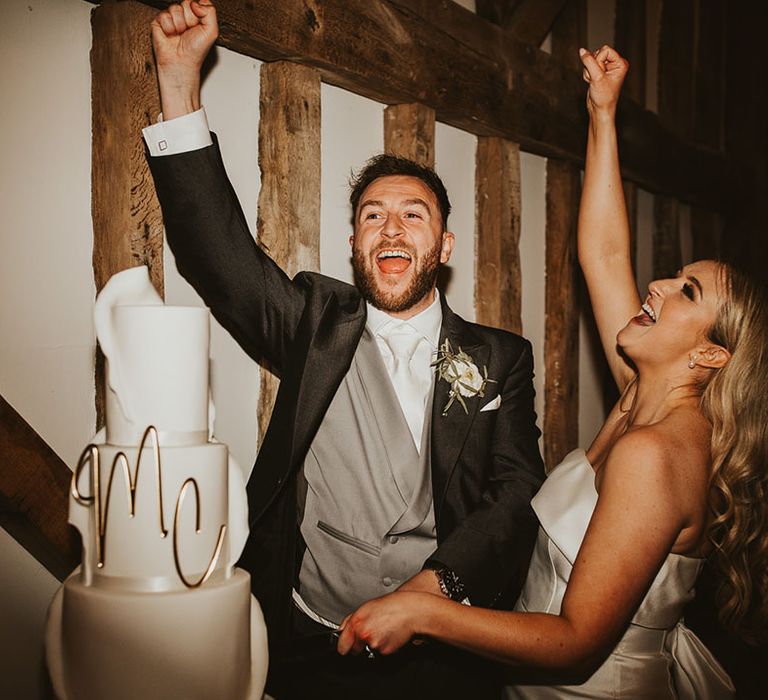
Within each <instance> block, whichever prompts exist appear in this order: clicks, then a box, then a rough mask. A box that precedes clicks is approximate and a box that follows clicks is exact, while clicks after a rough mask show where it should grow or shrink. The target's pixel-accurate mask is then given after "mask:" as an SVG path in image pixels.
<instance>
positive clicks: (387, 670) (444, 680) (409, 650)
mask: <svg viewBox="0 0 768 700" xmlns="http://www.w3.org/2000/svg"><path fill="white" fill-rule="evenodd" d="M501 670H502V669H501V667H499V666H498V665H497V664H494V663H493V662H491V661H488V660H486V659H483V658H481V657H479V656H475V655H474V654H469V653H467V652H464V651H461V650H459V649H454V648H453V647H450V646H447V645H443V644H439V643H437V642H432V641H426V642H425V643H424V644H421V645H418V646H413V645H412V646H409V647H406V648H404V649H403V650H401V651H399V652H397V653H395V654H392V655H389V656H376V657H375V658H373V659H370V658H368V657H367V656H366V655H365V654H363V655H360V656H340V655H339V654H338V653H337V651H336V647H335V637H333V636H332V634H331V632H330V631H329V630H328V628H326V627H323V626H322V625H320V624H318V623H316V622H314V621H313V620H311V619H309V618H308V617H306V616H305V615H304V614H303V613H302V612H301V611H299V610H298V608H295V609H294V612H293V618H292V643H291V644H290V645H289V649H288V652H287V654H286V655H285V656H283V658H277V659H273V660H271V669H270V676H271V677H272V678H273V679H274V681H276V687H275V688H272V689H269V691H270V693H271V694H274V697H275V698H276V700H312V699H313V698H318V699H321V700H324V699H326V698H328V699H329V700H330V699H333V700H347V699H349V700H353V699H357V698H361V699H364V700H393V699H394V698H397V699H399V700H408V699H410V698H413V699H414V700H416V699H417V698H418V699H419V700H432V699H434V700H438V698H439V699H440V700H465V699H466V700H476V699H477V700H499V698H501V688H502V675H501Z"/></svg>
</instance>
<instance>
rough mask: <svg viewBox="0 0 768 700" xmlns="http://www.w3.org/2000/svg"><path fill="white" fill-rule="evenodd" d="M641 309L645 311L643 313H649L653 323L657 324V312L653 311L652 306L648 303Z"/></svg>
mask: <svg viewBox="0 0 768 700" xmlns="http://www.w3.org/2000/svg"><path fill="white" fill-rule="evenodd" d="M641 308H642V309H643V311H645V313H647V314H648V315H649V316H650V317H651V321H653V322H654V323H656V312H655V311H654V310H653V308H652V307H651V305H650V304H648V303H647V302H646V303H645V304H643V305H642V307H641Z"/></svg>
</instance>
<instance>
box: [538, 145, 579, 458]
mask: <svg viewBox="0 0 768 700" xmlns="http://www.w3.org/2000/svg"><path fill="white" fill-rule="evenodd" d="M580 189H581V178H580V174H579V171H578V170H577V169H576V168H575V167H574V166H573V165H571V164H570V163H565V162H563V161H557V160H549V161H547V195H546V202H547V203H546V210H547V224H546V263H545V264H546V286H545V305H546V319H545V323H544V358H545V368H544V427H543V432H544V435H545V439H544V464H545V465H546V467H547V469H551V468H552V467H554V466H555V465H556V464H558V463H559V462H560V461H561V460H562V458H563V457H564V456H565V455H566V454H567V453H568V452H570V450H572V449H573V448H574V447H576V446H577V444H578V439H579V421H578V411H579V287H578V272H577V258H576V221H577V213H578V205H579V196H580Z"/></svg>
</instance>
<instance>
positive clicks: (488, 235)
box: [475, 136, 523, 333]
mask: <svg viewBox="0 0 768 700" xmlns="http://www.w3.org/2000/svg"><path fill="white" fill-rule="evenodd" d="M475 188H476V189H475V191H476V194H475V209H476V217H475V221H476V224H475V225H476V230H475V311H476V315H477V321H478V323H483V324H485V325H487V326H495V327H496V328H504V329H506V330H509V331H512V332H514V333H521V332H522V327H523V324H522V320H521V292H520V247H519V243H520V207H521V203H520V147H519V146H518V145H517V144H515V143H512V142H511V141H507V140H505V139H501V138H496V137H492V136H481V137H479V138H478V139H477V151H476V155H475Z"/></svg>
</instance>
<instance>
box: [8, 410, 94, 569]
mask: <svg viewBox="0 0 768 700" xmlns="http://www.w3.org/2000/svg"><path fill="white" fill-rule="evenodd" d="M0 461H1V462H2V468H1V469H0V523H1V524H2V526H3V527H4V528H5V529H6V531H7V532H8V533H9V534H10V535H11V536H12V537H13V538H14V539H15V540H16V541H17V542H18V543H19V544H20V545H21V546H22V547H24V549H26V550H27V551H28V552H29V553H30V554H31V555H32V556H33V557H34V558H35V559H37V561H38V562H40V564H42V565H43V566H44V567H45V568H46V569H48V571H50V572H51V573H52V574H53V575H54V576H56V578H58V579H59V581H62V580H64V579H65V578H66V577H67V576H68V575H69V574H70V573H71V572H72V570H73V569H74V568H75V566H76V565H77V563H78V561H79V560H80V538H79V537H78V535H77V532H76V530H75V529H74V528H73V527H70V525H69V523H68V522H67V517H68V515H67V514H68V512H69V486H70V480H71V477H72V471H71V470H70V469H69V467H67V465H66V464H65V463H64V462H63V461H62V460H61V459H60V458H59V456H58V455H57V454H56V453H55V452H54V451H53V450H52V449H51V448H50V447H49V446H48V444H47V443H46V442H45V440H43V439H42V438H41V437H40V436H39V435H38V434H37V433H36V432H35V430H34V429H33V428H32V427H31V426H30V425H29V424H28V423H27V422H26V421H25V420H24V418H22V416H21V415H19V413H17V412H16V410H15V409H14V408H13V406H11V405H10V404H9V403H8V402H7V401H6V400H5V399H4V398H3V397H1V396H0Z"/></svg>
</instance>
